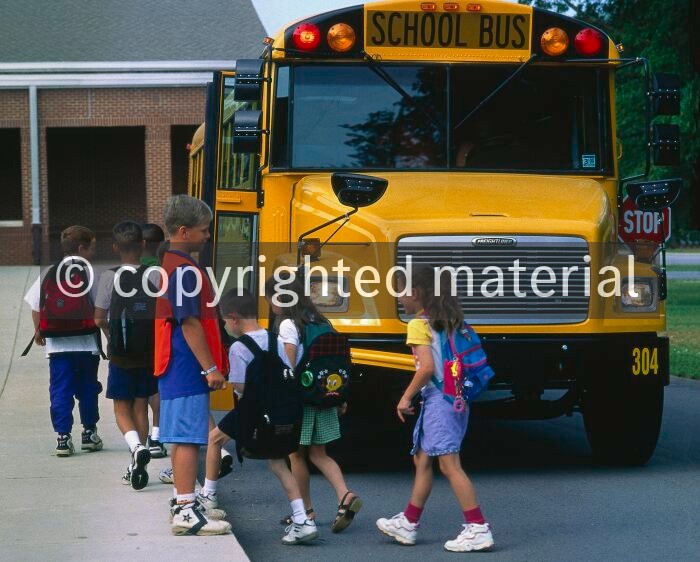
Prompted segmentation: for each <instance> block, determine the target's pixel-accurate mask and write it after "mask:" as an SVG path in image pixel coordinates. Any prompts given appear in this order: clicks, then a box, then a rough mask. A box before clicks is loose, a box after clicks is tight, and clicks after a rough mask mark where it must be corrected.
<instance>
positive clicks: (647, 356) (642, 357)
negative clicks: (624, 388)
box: [632, 347, 659, 376]
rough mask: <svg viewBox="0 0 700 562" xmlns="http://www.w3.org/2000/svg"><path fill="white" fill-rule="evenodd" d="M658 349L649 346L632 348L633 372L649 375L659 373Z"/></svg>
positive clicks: (634, 373)
mask: <svg viewBox="0 0 700 562" xmlns="http://www.w3.org/2000/svg"><path fill="white" fill-rule="evenodd" d="M658 355H659V353H658V349H657V348H655V347H654V348H652V349H649V348H648V347H642V348H639V347H635V348H634V349H633V350H632V374H633V375H635V376H636V375H648V374H649V373H653V374H655V375H657V374H658V373H659V360H658Z"/></svg>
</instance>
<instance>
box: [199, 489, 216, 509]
mask: <svg viewBox="0 0 700 562" xmlns="http://www.w3.org/2000/svg"><path fill="white" fill-rule="evenodd" d="M197 499H198V500H199V503H201V504H202V505H203V506H204V507H206V508H207V509H216V508H217V507H219V496H218V495H217V494H216V492H212V493H211V494H205V493H204V491H203V490H201V489H200V490H198V491H197Z"/></svg>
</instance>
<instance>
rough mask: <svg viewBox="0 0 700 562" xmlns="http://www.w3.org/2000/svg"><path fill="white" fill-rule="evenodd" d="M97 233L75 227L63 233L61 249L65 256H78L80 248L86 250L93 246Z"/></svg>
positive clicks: (81, 227) (70, 227)
mask: <svg viewBox="0 0 700 562" xmlns="http://www.w3.org/2000/svg"><path fill="white" fill-rule="evenodd" d="M94 239H95V233H94V232H93V231H92V230H90V229H89V228H86V227H84V226H79V225H77V224H76V225H73V226H69V227H68V228H66V229H65V230H64V231H63V232H61V249H62V250H63V253H64V255H67V256H68V255H73V254H77V253H78V250H79V249H80V246H85V247H86V248H87V247H88V246H90V244H92V241H93V240H94Z"/></svg>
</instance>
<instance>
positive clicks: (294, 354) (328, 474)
mask: <svg viewBox="0 0 700 562" xmlns="http://www.w3.org/2000/svg"><path fill="white" fill-rule="evenodd" d="M276 277H277V278H276ZM276 277H275V276H273V277H270V278H269V279H268V280H267V282H266V283H265V298H266V299H267V301H268V303H269V304H270V308H271V310H272V312H273V313H274V314H275V317H276V319H275V323H276V326H277V331H278V334H279V339H280V341H281V342H282V343H283V344H284V349H285V353H286V354H287V357H288V358H289V364H290V365H293V366H294V368H295V369H296V371H297V378H299V379H300V382H301V385H302V392H303V393H304V394H305V395H306V396H307V397H310V396H312V395H313V391H314V390H315V389H318V386H317V385H316V383H317V382H318V380H317V376H318V374H317V373H315V371H314V373H313V374H312V372H311V371H308V372H307V369H306V368H305V366H306V364H307V359H308V358H309V354H308V353H306V352H305V350H310V349H311V347H312V340H315V339H316V337H318V335H322V334H324V333H328V332H332V331H333V329H332V326H331V324H330V322H329V321H328V319H327V318H326V317H325V316H323V314H321V313H320V312H319V310H318V309H317V308H316V305H315V304H314V303H313V302H312V300H311V299H310V298H309V297H308V296H307V295H306V294H305V292H304V284H303V283H302V281H301V280H299V279H298V276H297V274H292V273H289V272H284V271H280V272H278V273H277V274H276ZM331 345H332V346H334V347H335V346H336V345H337V342H333V343H332V344H331ZM348 352H349V350H348ZM329 372H332V375H331V376H329V377H326V378H325V380H323V381H322V382H323V386H324V387H325V388H328V387H329V386H330V387H334V388H342V387H343V386H345V387H347V384H348V382H349V381H348V375H347V372H344V373H342V372H339V371H338V370H337V369H330V370H329ZM305 389H308V390H310V391H311V392H308V393H307V392H305ZM319 390H321V389H319ZM311 402H312V401H311V400H308V399H307V400H306V403H305V404H304V417H303V421H302V429H301V437H300V441H299V445H300V446H299V449H298V450H297V451H295V452H294V453H292V454H291V455H290V456H289V460H290V463H291V467H292V474H294V478H295V479H296V481H297V482H298V483H299V487H300V489H301V494H302V498H303V499H304V504H305V505H306V506H308V509H307V514H308V516H309V518H310V519H312V520H313V519H315V517H316V515H315V512H314V509H313V507H312V505H313V504H312V502H311V491H310V484H311V482H310V477H309V467H308V465H307V463H306V459H307V455H308V458H309V460H310V461H311V462H312V463H313V464H314V465H315V466H316V467H317V468H318V469H319V470H320V471H321V474H323V476H324V477H325V478H326V480H328V482H329V483H330V484H331V486H333V489H334V490H335V493H336V495H337V497H338V508H337V512H336V516H335V519H334V521H333V524H332V526H331V530H332V531H333V532H334V533H339V532H341V531H343V530H344V529H345V528H347V527H348V525H350V523H352V521H353V519H354V517H355V515H356V514H357V512H358V511H359V510H360V508H361V507H362V500H361V499H360V497H359V496H358V495H357V494H355V493H353V492H351V491H350V490H349V488H348V487H347V485H346V484H345V479H344V478H343V473H342V471H341V469H340V466H338V463H337V462H336V461H335V460H333V459H332V458H331V457H329V456H328V453H327V452H326V445H327V444H328V443H331V442H332V441H336V440H338V439H340V421H339V419H338V415H339V411H338V410H341V411H343V410H344V409H345V407H346V404H345V403H343V402H341V403H337V404H335V405H332V406H328V405H327V404H321V405H314V404H312V403H311ZM288 521H289V517H287V518H285V519H282V522H283V523H287V522H288Z"/></svg>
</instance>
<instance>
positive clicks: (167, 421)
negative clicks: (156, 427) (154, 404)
mask: <svg viewBox="0 0 700 562" xmlns="http://www.w3.org/2000/svg"><path fill="white" fill-rule="evenodd" d="M160 440H161V441H162V442H163V443H185V444H190V445H206V444H207V442H208V441H209V394H208V393H207V394H194V395H192V396H182V397H180V398H171V399H169V400H164V399H163V398H161V400H160Z"/></svg>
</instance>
